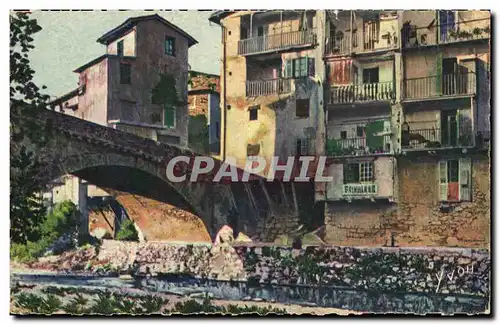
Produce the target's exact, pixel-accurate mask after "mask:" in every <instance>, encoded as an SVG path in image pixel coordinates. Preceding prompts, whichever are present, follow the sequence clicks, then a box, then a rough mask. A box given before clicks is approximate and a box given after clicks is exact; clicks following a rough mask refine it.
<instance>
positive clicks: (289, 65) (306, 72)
mask: <svg viewBox="0 0 500 325" xmlns="http://www.w3.org/2000/svg"><path fill="white" fill-rule="evenodd" d="M314 75H315V68H314V58H308V57H303V58H298V59H292V60H287V61H286V62H285V68H284V69H283V77H284V78H303V77H308V76H311V77H312V76H314Z"/></svg>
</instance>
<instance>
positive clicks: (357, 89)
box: [330, 81, 396, 104]
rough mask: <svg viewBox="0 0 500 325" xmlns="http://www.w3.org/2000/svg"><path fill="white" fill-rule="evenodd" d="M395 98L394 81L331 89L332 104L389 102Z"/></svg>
mask: <svg viewBox="0 0 500 325" xmlns="http://www.w3.org/2000/svg"><path fill="white" fill-rule="evenodd" d="M395 97H396V93H395V91H394V82H392V81H387V82H377V83H365V84H361V85H342V86H333V87H332V88H331V92H330V104H352V103H363V102H376V101H389V100H391V99H394V98H395Z"/></svg>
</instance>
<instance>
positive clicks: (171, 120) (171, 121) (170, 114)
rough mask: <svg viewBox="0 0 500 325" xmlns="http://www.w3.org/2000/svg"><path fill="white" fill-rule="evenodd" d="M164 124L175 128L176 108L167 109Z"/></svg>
mask: <svg viewBox="0 0 500 325" xmlns="http://www.w3.org/2000/svg"><path fill="white" fill-rule="evenodd" d="M163 124H164V125H165V126H167V127H169V128H173V127H175V108H172V107H166V108H165V110H164V120H163Z"/></svg>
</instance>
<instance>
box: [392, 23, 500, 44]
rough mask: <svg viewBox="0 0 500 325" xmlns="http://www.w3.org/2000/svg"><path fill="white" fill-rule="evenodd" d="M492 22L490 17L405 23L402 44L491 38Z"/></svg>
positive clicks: (402, 30) (446, 42) (443, 42)
mask: <svg viewBox="0 0 500 325" xmlns="http://www.w3.org/2000/svg"><path fill="white" fill-rule="evenodd" d="M490 24H491V20H490V19H489V18H484V19H474V20H466V21H460V22H457V23H446V24H440V25H435V24H430V25H428V26H416V25H411V24H405V25H404V26H403V28H402V29H401V39H402V46H403V48H412V47H419V46H429V45H438V44H449V43H457V42H464V41H470V40H480V39H489V38H490V37H491V28H490Z"/></svg>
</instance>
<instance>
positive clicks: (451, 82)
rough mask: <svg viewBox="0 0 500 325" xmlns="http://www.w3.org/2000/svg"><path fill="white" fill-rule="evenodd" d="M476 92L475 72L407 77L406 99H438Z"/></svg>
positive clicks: (469, 94)
mask: <svg viewBox="0 0 500 325" xmlns="http://www.w3.org/2000/svg"><path fill="white" fill-rule="evenodd" d="M475 93H476V74H475V73H473V72H466V73H452V74H444V75H442V76H441V77H438V76H430V77H422V78H413V79H406V80H405V81H404V99H405V100H420V99H437V98H448V97H457V96H458V97H461V96H462V97H463V96H472V95H474V94H475Z"/></svg>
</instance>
